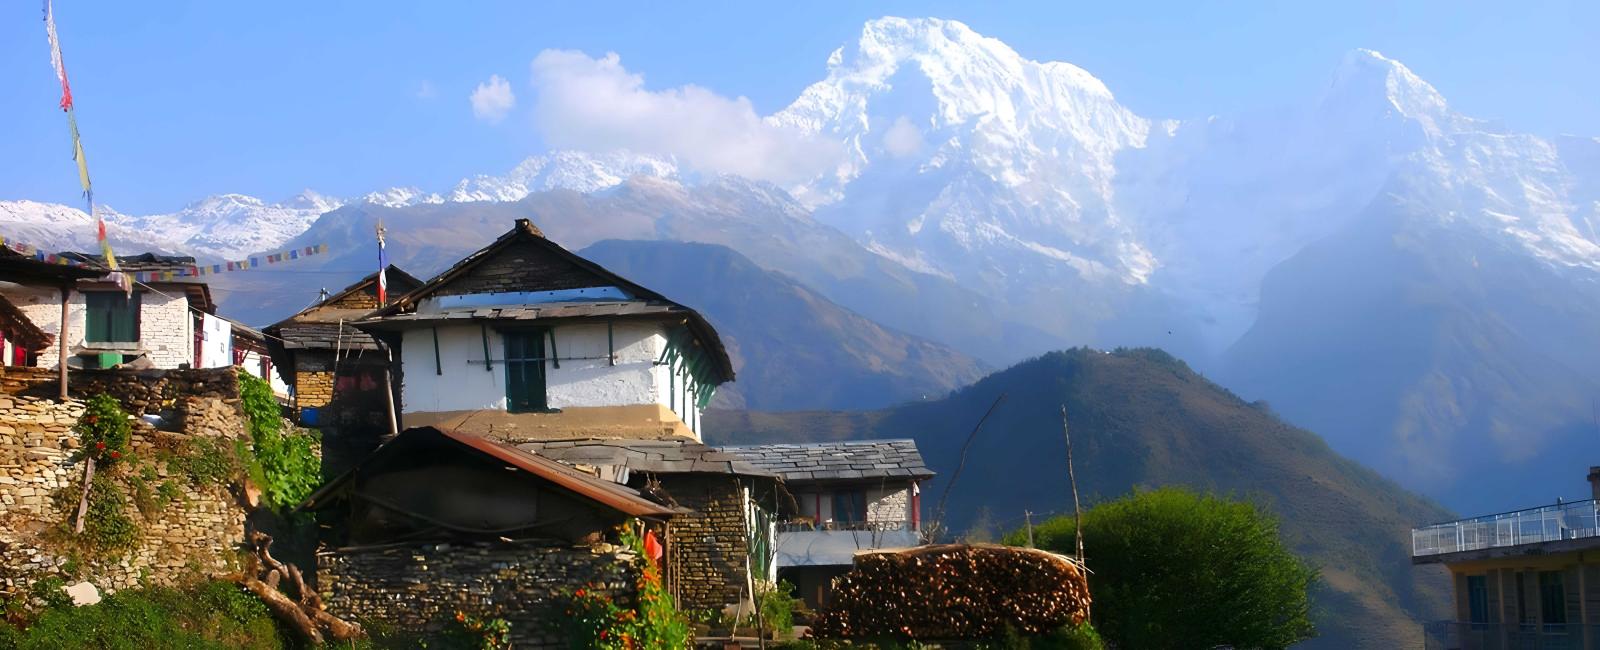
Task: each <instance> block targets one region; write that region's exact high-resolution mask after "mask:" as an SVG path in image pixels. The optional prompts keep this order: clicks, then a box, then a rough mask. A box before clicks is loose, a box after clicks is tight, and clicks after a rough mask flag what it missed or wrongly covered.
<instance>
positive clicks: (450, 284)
mask: <svg viewBox="0 0 1600 650" xmlns="http://www.w3.org/2000/svg"><path fill="white" fill-rule="evenodd" d="M607 286H614V287H617V288H619V289H621V290H622V291H624V292H626V293H627V294H628V295H630V296H632V299H633V300H634V301H639V302H645V303H655V304H657V305H661V306H665V307H669V308H670V309H665V310H641V313H642V312H650V313H652V314H654V313H655V312H657V311H659V312H660V313H661V314H663V315H665V317H667V318H676V319H680V320H681V321H682V323H683V324H684V325H685V326H686V327H687V328H688V330H689V332H690V333H691V334H692V335H693V338H694V340H695V341H697V342H698V344H699V345H701V346H703V347H704V348H705V349H706V351H708V352H709V353H710V357H711V359H712V363H713V364H715V366H716V370H717V374H718V375H719V376H720V377H721V380H722V381H733V375H734V373H733V361H732V360H731V359H730V358H729V357H728V352H727V349H726V348H725V347H724V346H723V344H722V339H721V337H719V336H718V335H717V331H716V329H714V328H712V327H711V323H710V322H708V321H706V319H705V317H703V316H701V315H700V313H699V312H696V311H695V310H693V309H690V308H689V307H686V306H684V305H682V304H680V303H677V302H674V301H672V300H669V299H667V297H666V296H663V295H661V294H659V293H656V292H654V291H651V290H650V289H647V288H645V287H643V286H641V285H639V284H636V283H634V282H633V281H631V280H628V279H627V278H624V277H622V276H620V275H617V274H616V273H613V272H611V271H609V270H607V269H606V268H605V267H602V266H600V265H599V264H596V263H594V262H592V261H590V260H588V259H585V258H583V257H582V256H579V255H578V254H576V253H573V252H571V251H569V250H567V249H565V248H562V247H561V245H559V244H557V243H555V242H553V241H550V240H549V239H546V238H545V236H544V233H543V232H541V231H540V230H539V228H538V227H537V226H534V225H533V223H532V222H530V221H528V220H527V219H518V220H517V221H516V225H515V226H513V227H512V228H511V230H510V231H509V232H507V233H506V234H504V235H501V236H500V237H499V238H498V239H496V240H494V242H493V243H491V244H489V245H488V246H485V247H484V248H482V249H480V250H478V251H477V252H475V253H472V254H471V255H468V256H466V257H465V258H462V260H461V261H459V262H456V263H455V265H453V266H451V267H450V268H449V269H446V270H445V271H444V272H443V273H440V274H439V275H437V276H434V277H433V279H430V280H428V281H427V282H426V283H424V284H423V285H422V286H421V287H419V288H417V289H416V290H415V291H412V292H410V293H407V294H406V295H404V296H401V297H400V298H399V299H397V300H395V301H394V302H391V303H390V304H389V305H388V306H387V307H384V308H381V309H379V310H377V311H374V312H373V313H372V314H371V315H370V316H368V317H367V319H365V320H363V321H362V322H361V323H360V325H361V326H363V327H370V328H374V329H382V328H383V327H384V326H385V323H386V321H388V325H393V324H395V322H398V321H404V320H407V319H414V318H415V317H416V309H417V304H418V303H420V302H421V301H422V300H424V299H427V298H431V297H435V296H452V295H463V294H480V293H518V292H540V291H558V290H564V289H583V288H589V287H607ZM552 306H555V305H552ZM479 311H482V310H479ZM578 317H581V315H580V316H578ZM596 317H604V316H600V315H597V316H596Z"/></svg>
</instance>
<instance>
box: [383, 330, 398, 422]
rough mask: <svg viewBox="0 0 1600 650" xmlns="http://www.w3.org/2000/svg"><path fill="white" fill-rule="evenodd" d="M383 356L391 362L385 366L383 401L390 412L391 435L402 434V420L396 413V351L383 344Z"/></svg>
mask: <svg viewBox="0 0 1600 650" xmlns="http://www.w3.org/2000/svg"><path fill="white" fill-rule="evenodd" d="M383 356H384V358H386V359H388V361H389V363H387V364H384V366H383V402H384V404H385V405H387V406H388V408H387V409H385V410H387V411H388V412H389V437H390V438H393V437H394V436H398V435H400V422H399V421H398V420H397V419H396V418H395V414H394V353H393V352H392V351H391V350H390V349H389V346H388V345H384V346H383Z"/></svg>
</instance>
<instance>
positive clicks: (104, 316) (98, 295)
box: [83, 291, 139, 343]
mask: <svg viewBox="0 0 1600 650" xmlns="http://www.w3.org/2000/svg"><path fill="white" fill-rule="evenodd" d="M83 302H84V305H85V307H86V308H87V309H86V314H85V316H84V328H83V340H84V341H87V342H89V343H138V342H139V294H137V293H135V294H133V295H132V296H129V295H127V294H124V293H121V292H116V291H96V292H92V293H85V294H83Z"/></svg>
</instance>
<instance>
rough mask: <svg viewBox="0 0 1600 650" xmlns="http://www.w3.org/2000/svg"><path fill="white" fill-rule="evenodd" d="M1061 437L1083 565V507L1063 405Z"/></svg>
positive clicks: (1063, 406) (1064, 406)
mask: <svg viewBox="0 0 1600 650" xmlns="http://www.w3.org/2000/svg"><path fill="white" fill-rule="evenodd" d="M1061 435H1062V436H1064V437H1066V439H1067V480H1068V481H1069V482H1071V484H1072V519H1073V523H1074V524H1076V525H1077V527H1078V563H1079V564H1082V563H1083V507H1082V506H1080V505H1079V504H1078V475H1077V474H1076V473H1074V472H1073V471H1072V432H1071V431H1070V430H1068V429H1067V405H1066V404H1062V405H1061Z"/></svg>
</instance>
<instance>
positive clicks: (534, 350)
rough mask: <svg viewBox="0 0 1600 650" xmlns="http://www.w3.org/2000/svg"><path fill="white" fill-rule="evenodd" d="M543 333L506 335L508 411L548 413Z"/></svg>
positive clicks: (526, 332) (503, 336)
mask: <svg viewBox="0 0 1600 650" xmlns="http://www.w3.org/2000/svg"><path fill="white" fill-rule="evenodd" d="M544 336H545V333H544V332H542V331H521V332H503V333H501V338H502V339H504V340H505V350H506V361H505V368H506V410H507V411H510V412H512V413H536V412H539V411H546V410H549V404H548V402H547V401H546V400H545V385H544Z"/></svg>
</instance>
